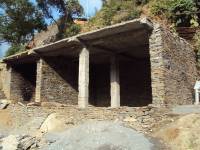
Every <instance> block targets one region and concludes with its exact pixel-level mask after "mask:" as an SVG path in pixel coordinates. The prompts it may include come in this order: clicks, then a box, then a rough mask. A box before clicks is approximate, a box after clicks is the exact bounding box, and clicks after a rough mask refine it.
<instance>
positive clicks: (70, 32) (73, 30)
mask: <svg viewBox="0 0 200 150" xmlns="http://www.w3.org/2000/svg"><path fill="white" fill-rule="evenodd" d="M80 31H81V26H80V25H78V24H74V23H73V24H71V25H69V26H68V28H67V30H66V32H65V37H70V36H74V35H76V34H78V33H80Z"/></svg>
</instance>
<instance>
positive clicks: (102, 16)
mask: <svg viewBox="0 0 200 150" xmlns="http://www.w3.org/2000/svg"><path fill="white" fill-rule="evenodd" d="M146 2H147V1H146V0H125V1H122V0H108V1H105V2H104V4H103V8H102V9H101V10H100V11H99V12H97V14H96V16H95V17H93V18H91V19H90V20H89V23H88V26H89V27H88V28H90V29H91V28H92V29H93V28H101V27H104V26H108V25H112V24H116V23H120V22H123V21H127V20H132V19H135V18H138V17H139V16H140V14H141V10H140V8H139V7H137V6H139V5H142V4H145V3H146Z"/></svg>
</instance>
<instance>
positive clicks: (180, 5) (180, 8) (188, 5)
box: [151, 0, 198, 27]
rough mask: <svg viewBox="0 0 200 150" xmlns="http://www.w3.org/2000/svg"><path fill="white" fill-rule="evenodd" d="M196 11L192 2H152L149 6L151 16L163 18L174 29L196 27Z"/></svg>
mask: <svg viewBox="0 0 200 150" xmlns="http://www.w3.org/2000/svg"><path fill="white" fill-rule="evenodd" d="M196 11H197V6H196V4H195V2H194V1H193V0H159V1H157V0H154V1H153V2H152V4H151V13H152V14H153V15H158V16H165V17H166V18H167V19H169V20H170V21H171V22H172V23H174V25H175V26H176V27H191V26H198V17H197V15H196V14H194V13H192V12H196Z"/></svg>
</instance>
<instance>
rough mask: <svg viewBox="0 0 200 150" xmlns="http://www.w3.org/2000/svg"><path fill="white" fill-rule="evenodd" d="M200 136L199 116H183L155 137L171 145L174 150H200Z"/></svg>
mask: <svg viewBox="0 0 200 150" xmlns="http://www.w3.org/2000/svg"><path fill="white" fill-rule="evenodd" d="M199 135H200V115H199V114H190V115H186V116H183V117H181V118H180V119H178V120H177V121H175V122H174V123H171V124H170V125H167V126H166V127H163V128H162V129H160V130H159V131H158V132H156V133H155V136H156V137H158V138H161V139H162V140H163V141H164V142H165V143H167V144H168V145H170V147H171V148H172V150H199V149H200V138H199Z"/></svg>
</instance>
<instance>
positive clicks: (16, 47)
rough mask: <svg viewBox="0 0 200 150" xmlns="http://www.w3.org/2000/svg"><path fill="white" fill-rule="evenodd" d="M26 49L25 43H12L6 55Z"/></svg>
mask: <svg viewBox="0 0 200 150" xmlns="http://www.w3.org/2000/svg"><path fill="white" fill-rule="evenodd" d="M24 50H25V46H24V45H21V44H20V45H12V46H11V47H10V48H9V49H8V51H7V52H6V55H5V56H6V57H7V56H10V55H14V54H16V53H18V52H22V51H24Z"/></svg>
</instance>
